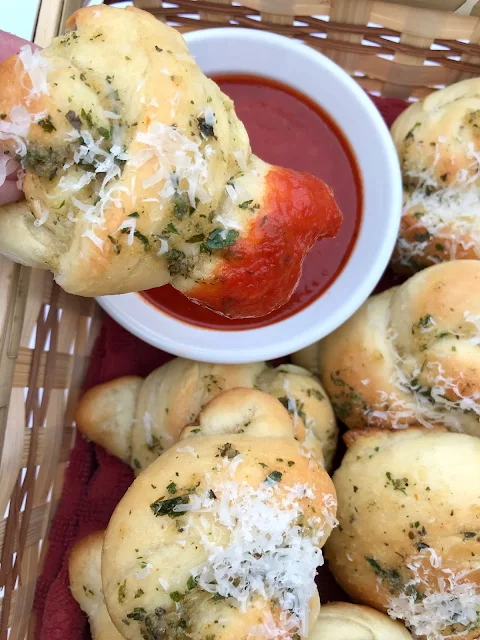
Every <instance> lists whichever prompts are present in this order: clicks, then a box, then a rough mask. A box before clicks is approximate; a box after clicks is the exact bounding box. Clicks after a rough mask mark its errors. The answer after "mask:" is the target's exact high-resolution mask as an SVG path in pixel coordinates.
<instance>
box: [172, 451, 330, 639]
mask: <svg viewBox="0 0 480 640" xmlns="http://www.w3.org/2000/svg"><path fill="white" fill-rule="evenodd" d="M242 462H243V458H242V456H241V455H237V456H236V457H235V458H234V459H233V460H231V461H229V460H227V459H226V458H224V459H223V460H222V463H221V464H220V465H219V466H218V470H219V471H220V473H219V476H218V477H217V478H216V479H215V480H213V479H212V477H211V475H210V474H208V473H207V474H205V480H206V486H207V487H208V489H207V490H206V492H205V493H204V494H202V495H200V496H199V495H191V496H190V501H189V503H188V504H186V505H177V506H176V507H175V508H174V509H175V511H178V512H186V513H187V514H190V515H189V520H188V530H189V531H190V532H191V531H192V530H193V529H195V530H196V532H197V533H198V535H199V536H200V539H201V542H202V544H203V546H204V548H205V550H206V551H207V552H208V560H207V561H206V562H205V563H203V564H201V565H199V566H197V567H195V568H194V569H192V571H191V574H192V575H193V576H194V577H195V579H196V581H197V584H198V585H199V586H200V587H201V588H202V589H203V590H205V591H207V592H209V593H218V594H219V595H221V596H223V597H230V598H233V599H235V600H236V601H237V603H238V605H236V606H238V607H239V608H240V610H241V611H245V610H246V608H247V607H248V606H249V604H250V603H251V602H252V599H257V598H261V599H262V600H266V601H268V602H269V603H272V602H275V603H278V607H279V609H280V615H279V620H278V621H276V622H275V621H274V620H273V618H272V617H271V614H270V613H265V616H264V619H263V620H262V621H261V623H260V624H259V625H258V628H257V627H256V628H255V629H252V630H251V633H252V634H254V635H260V636H262V637H265V638H271V639H272V640H273V639H275V640H280V639H281V638H286V637H288V638H291V637H292V635H293V634H295V633H301V634H302V636H303V635H307V631H308V623H309V609H310V599H311V597H312V596H313V594H314V592H315V588H316V587H315V582H314V579H315V574H316V569H317V567H318V566H321V565H322V564H323V556H322V552H321V549H320V545H321V540H322V539H323V536H324V533H325V530H326V528H327V527H333V526H335V520H334V517H333V513H334V512H335V507H336V501H335V499H334V497H333V496H331V495H328V496H326V497H325V501H324V508H323V510H322V513H321V514H319V513H318V514H316V515H315V516H314V517H311V518H309V519H308V520H307V521H306V522H304V517H305V516H304V511H303V508H302V501H304V500H305V499H306V498H310V499H311V498H314V496H315V490H314V488H313V487H311V486H309V485H308V484H299V483H297V484H295V485H293V486H291V487H289V486H283V485H280V483H278V482H273V481H272V482H265V483H263V484H262V485H261V486H260V487H258V488H253V487H252V486H250V485H249V484H247V483H246V482H238V481H237V480H236V477H235V474H236V470H237V468H238V467H239V466H240V465H241V464H242ZM212 492H213V495H214V496H215V498H213V497H212ZM193 514H196V517H195V518H194V517H192V516H193ZM207 516H208V517H207ZM225 530H227V531H228V532H229V535H228V537H227V538H226V537H225V533H224V532H225ZM269 608H270V607H269V606H267V607H265V611H268V612H269Z"/></svg>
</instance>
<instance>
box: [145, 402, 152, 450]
mask: <svg viewBox="0 0 480 640" xmlns="http://www.w3.org/2000/svg"><path fill="white" fill-rule="evenodd" d="M153 425H154V421H153V418H152V416H151V414H150V413H149V412H148V411H145V413H144V414H143V426H144V428H145V442H146V444H147V445H148V446H149V447H150V446H152V444H153V437H152V426H153Z"/></svg>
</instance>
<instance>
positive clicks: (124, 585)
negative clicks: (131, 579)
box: [118, 580, 127, 604]
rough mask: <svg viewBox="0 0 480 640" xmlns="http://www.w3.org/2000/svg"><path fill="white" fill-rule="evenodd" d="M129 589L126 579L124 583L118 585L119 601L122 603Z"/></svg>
mask: <svg viewBox="0 0 480 640" xmlns="http://www.w3.org/2000/svg"><path fill="white" fill-rule="evenodd" d="M126 591H127V581H126V580H124V581H123V582H122V584H121V585H120V586H119V587H118V602H119V603H120V604H121V603H122V602H123V601H124V600H125V596H126Z"/></svg>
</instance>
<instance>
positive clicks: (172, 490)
mask: <svg viewBox="0 0 480 640" xmlns="http://www.w3.org/2000/svg"><path fill="white" fill-rule="evenodd" d="M167 491H168V493H177V485H176V484H175V482H170V484H169V485H167Z"/></svg>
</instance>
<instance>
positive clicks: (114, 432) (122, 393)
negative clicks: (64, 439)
mask: <svg viewBox="0 0 480 640" xmlns="http://www.w3.org/2000/svg"><path fill="white" fill-rule="evenodd" d="M142 383H143V379H142V378H140V377H138V376H124V377H122V378H116V379H115V380H112V381H110V382H106V383H104V384H100V385H97V386H96V387H92V389H89V391H87V392H86V393H85V394H84V395H83V396H82V398H81V399H80V402H79V403H78V406H77V410H76V412H75V421H76V423H77V427H78V430H79V431H80V432H81V433H83V435H85V436H87V438H90V439H91V440H93V441H94V442H95V443H96V444H99V445H101V446H102V447H104V448H105V449H107V451H109V452H110V453H112V454H113V455H115V456H117V458H120V459H121V460H123V461H124V462H130V458H131V430H132V424H133V420H134V416H135V407H136V404H137V397H138V393H139V391H140V388H141V386H142Z"/></svg>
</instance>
